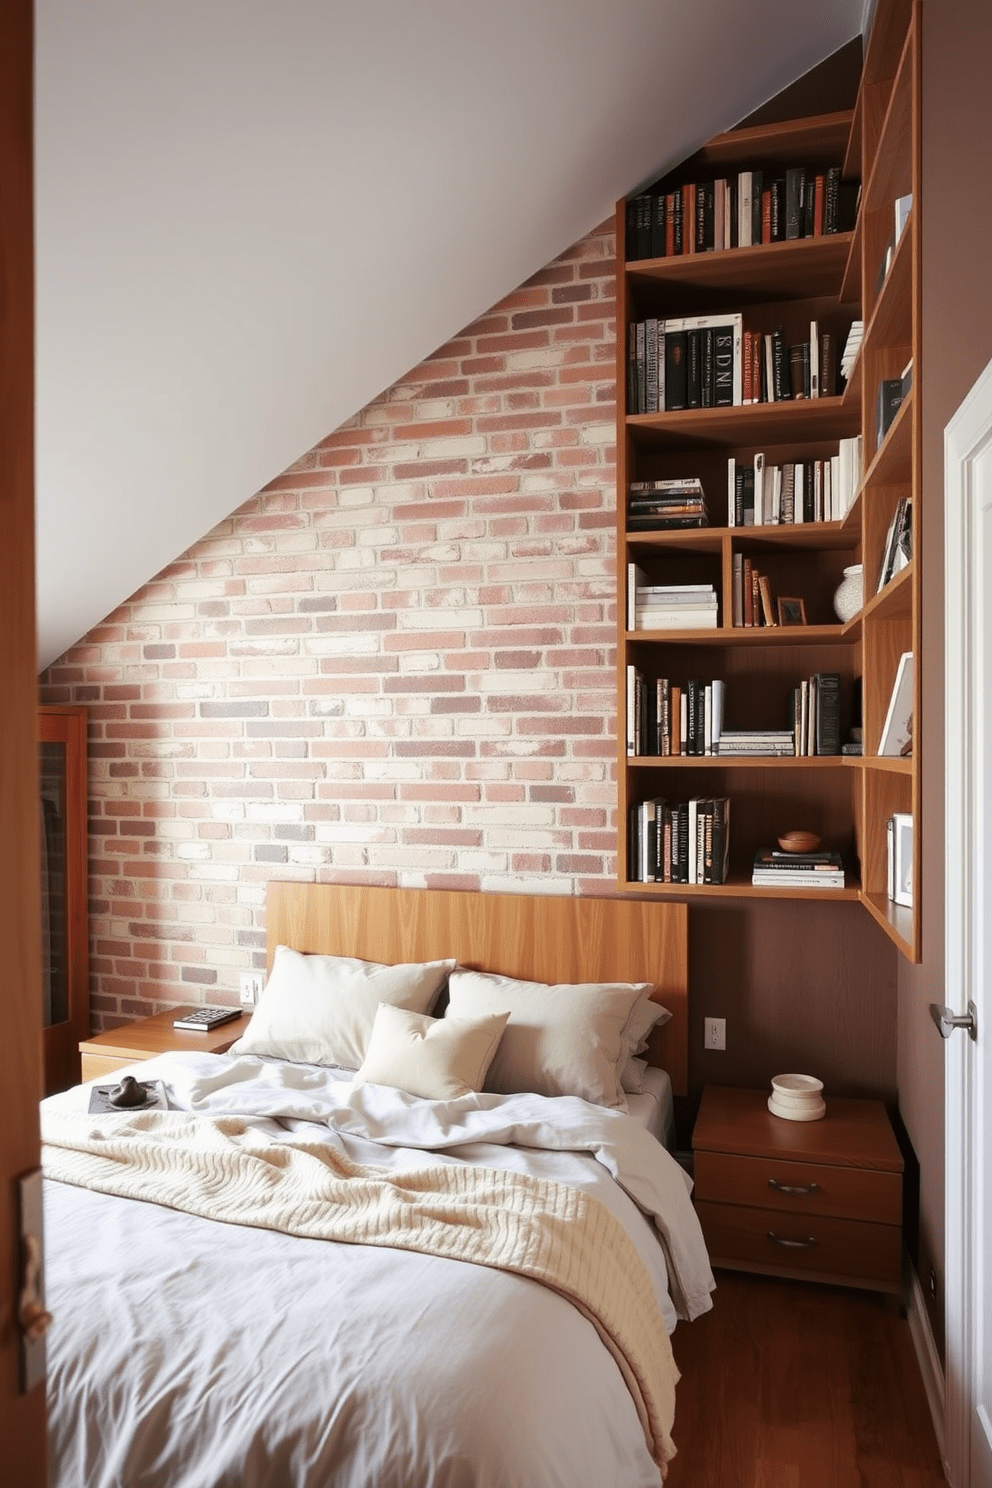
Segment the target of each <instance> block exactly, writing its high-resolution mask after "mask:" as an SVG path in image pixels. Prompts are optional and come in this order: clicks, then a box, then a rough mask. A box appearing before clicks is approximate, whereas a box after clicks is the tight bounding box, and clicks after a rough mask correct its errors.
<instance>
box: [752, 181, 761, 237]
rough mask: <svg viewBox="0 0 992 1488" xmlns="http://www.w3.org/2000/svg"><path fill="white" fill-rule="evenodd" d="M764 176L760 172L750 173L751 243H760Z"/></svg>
mask: <svg viewBox="0 0 992 1488" xmlns="http://www.w3.org/2000/svg"><path fill="white" fill-rule="evenodd" d="M763 181H764V176H763V175H762V173H761V171H760V170H755V171H752V172H751V242H752V243H753V244H758V243H760V242H761V194H762V189H763Z"/></svg>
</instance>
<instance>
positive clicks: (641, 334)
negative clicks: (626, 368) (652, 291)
mask: <svg viewBox="0 0 992 1488" xmlns="http://www.w3.org/2000/svg"><path fill="white" fill-rule="evenodd" d="M635 368H636V373H637V384H636V385H637V394H636V398H635V401H634V412H635V413H646V412H647V406H648V405H647V325H646V323H645V322H644V321H643V320H639V321H638V322H637V352H636V362H635Z"/></svg>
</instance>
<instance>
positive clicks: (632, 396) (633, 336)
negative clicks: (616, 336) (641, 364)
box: [627, 321, 638, 413]
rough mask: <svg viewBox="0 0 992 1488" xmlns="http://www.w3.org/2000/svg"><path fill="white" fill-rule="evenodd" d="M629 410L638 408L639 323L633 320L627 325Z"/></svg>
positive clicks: (633, 410)
mask: <svg viewBox="0 0 992 1488" xmlns="http://www.w3.org/2000/svg"><path fill="white" fill-rule="evenodd" d="M627 411H628V413H636V412H637V411H638V410H637V324H636V322H635V321H631V323H630V325H629V326H628V327H627Z"/></svg>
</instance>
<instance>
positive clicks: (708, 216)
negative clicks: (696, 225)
mask: <svg viewBox="0 0 992 1488" xmlns="http://www.w3.org/2000/svg"><path fill="white" fill-rule="evenodd" d="M698 194H699V195H701V196H702V198H703V241H702V252H703V253H712V251H713V249H714V248H716V247H717V242H716V239H715V237H714V222H715V212H716V202H715V200H714V198H715V196H716V186H715V184H714V183H713V182H712V181H707V182H706V184H705V185H704V186H700V188H699V193H698ZM719 246H720V247H721V248H722V247H723V244H722V243H721V244H720V245H719ZM699 248H700V245H699V244H698V243H697V244H696V249H697V251H699Z"/></svg>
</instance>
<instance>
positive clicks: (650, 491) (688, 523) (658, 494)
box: [627, 476, 710, 532]
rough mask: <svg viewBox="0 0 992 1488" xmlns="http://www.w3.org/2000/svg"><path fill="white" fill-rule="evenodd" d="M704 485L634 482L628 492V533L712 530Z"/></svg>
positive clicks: (690, 481) (698, 482)
mask: <svg viewBox="0 0 992 1488" xmlns="http://www.w3.org/2000/svg"><path fill="white" fill-rule="evenodd" d="M709 525H710V515H709V511H708V510H707V507H706V496H705V494H704V492H703V483H702V481H701V480H700V479H699V477H698V476H690V477H688V478H687V479H685V480H645V481H631V483H630V486H629V487H628V491H627V531H628V532H663V531H666V530H667V529H669V528H675V527H708V526H709Z"/></svg>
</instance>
